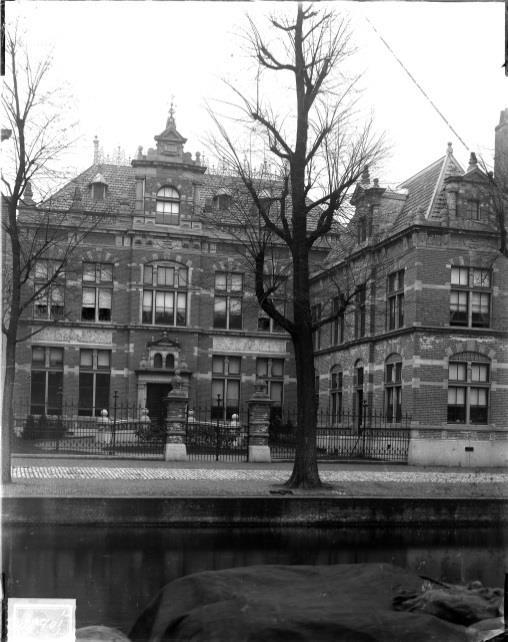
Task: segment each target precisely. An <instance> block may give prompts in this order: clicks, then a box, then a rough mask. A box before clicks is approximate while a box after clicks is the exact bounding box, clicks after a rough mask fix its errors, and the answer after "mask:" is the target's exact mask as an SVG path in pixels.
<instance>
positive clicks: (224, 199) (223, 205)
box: [213, 192, 231, 211]
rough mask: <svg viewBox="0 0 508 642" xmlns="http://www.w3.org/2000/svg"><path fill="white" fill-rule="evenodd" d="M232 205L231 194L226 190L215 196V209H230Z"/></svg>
mask: <svg viewBox="0 0 508 642" xmlns="http://www.w3.org/2000/svg"><path fill="white" fill-rule="evenodd" d="M230 207H231V196H230V195H229V194H227V193H226V192H221V193H219V194H216V195H215V196H214V197H213V209H214V210H219V211H223V210H228V209H229V208H230Z"/></svg>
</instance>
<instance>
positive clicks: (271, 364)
mask: <svg viewBox="0 0 508 642" xmlns="http://www.w3.org/2000/svg"><path fill="white" fill-rule="evenodd" d="M284 361H285V360H284V358H281V357H256V379H257V380H258V381H259V380H261V381H265V382H266V389H265V392H266V394H267V395H268V396H269V397H270V399H271V400H272V402H273V407H274V408H282V406H283V404H284ZM264 363H266V374H260V373H259V371H260V367H259V366H260V365H261V364H264ZM276 366H280V367H281V369H280V374H277V373H276V372H275V367H276ZM274 372H275V373H274ZM279 385H280V401H277V400H276V399H274V398H273V394H274V388H276V387H277V386H279Z"/></svg>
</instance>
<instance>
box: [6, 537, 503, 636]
mask: <svg viewBox="0 0 508 642" xmlns="http://www.w3.org/2000/svg"><path fill="white" fill-rule="evenodd" d="M2 544H3V569H4V571H5V573H6V579H7V592H8V596H9V597H45V598H48V597H56V598H76V600H77V608H76V625H77V627H82V626H88V625H90V624H103V625H106V626H114V627H117V628H119V629H120V630H122V631H123V632H124V633H128V632H129V630H130V628H131V626H132V624H133V623H134V621H135V620H136V617H137V615H138V614H139V613H140V612H141V611H142V610H143V608H144V607H145V606H146V604H147V603H148V602H149V601H150V600H151V599H152V598H153V597H154V596H155V595H156V593H157V592H158V590H159V589H160V588H162V587H163V586H164V585H165V584H166V583H167V582H170V581H171V580H174V579H176V578H178V577H181V576H183V575H188V574H190V573H196V572H199V571H204V570H215V569H224V568H231V567H238V566H250V565H253V564H344V563H348V564H351V563H360V562H388V563H392V564H397V565H399V566H402V567H404V568H407V569H410V570H412V571H415V572H417V573H419V574H421V575H425V576H428V577H432V578H434V579H438V580H443V581H447V582H457V583H458V582H460V583H465V582H469V581H473V580H480V581H481V582H482V583H483V584H484V585H486V586H491V587H495V586H503V582H504V569H505V563H506V551H505V544H506V538H505V537H504V536H503V533H502V532H501V531H496V530H493V529H482V528H477V529H456V530H446V529H422V528H418V529H416V528H414V529H412V528H397V529H386V528H382V529H376V528H368V529H365V528H329V529H318V528H284V529H278V530H277V529H275V530H274V529H266V528H248V529H240V528H228V529H225V528H196V529H182V528H168V527H151V526H149V527H132V526H114V527H104V526H96V527H93V526H92V527H83V526H46V527H20V526H5V527H4V529H3V532H2Z"/></svg>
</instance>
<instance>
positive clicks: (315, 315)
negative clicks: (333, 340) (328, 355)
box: [310, 303, 321, 350]
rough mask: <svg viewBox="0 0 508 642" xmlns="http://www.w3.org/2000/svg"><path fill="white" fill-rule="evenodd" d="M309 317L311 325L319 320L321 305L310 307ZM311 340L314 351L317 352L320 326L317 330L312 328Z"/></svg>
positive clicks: (319, 345)
mask: <svg viewBox="0 0 508 642" xmlns="http://www.w3.org/2000/svg"><path fill="white" fill-rule="evenodd" d="M310 315H311V320H312V324H313V325H314V324H315V323H318V322H319V321H320V320H321V303H317V304H316V305H313V306H311V308H310ZM312 340H313V347H314V350H319V349H320V348H321V326H320V327H319V328H313V331H312Z"/></svg>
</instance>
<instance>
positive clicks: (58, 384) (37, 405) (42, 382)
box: [30, 346, 63, 415]
mask: <svg viewBox="0 0 508 642" xmlns="http://www.w3.org/2000/svg"><path fill="white" fill-rule="evenodd" d="M62 389H63V348H52V347H45V346H32V368H31V378H30V413H31V414H32V415H60V414H62Z"/></svg>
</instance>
